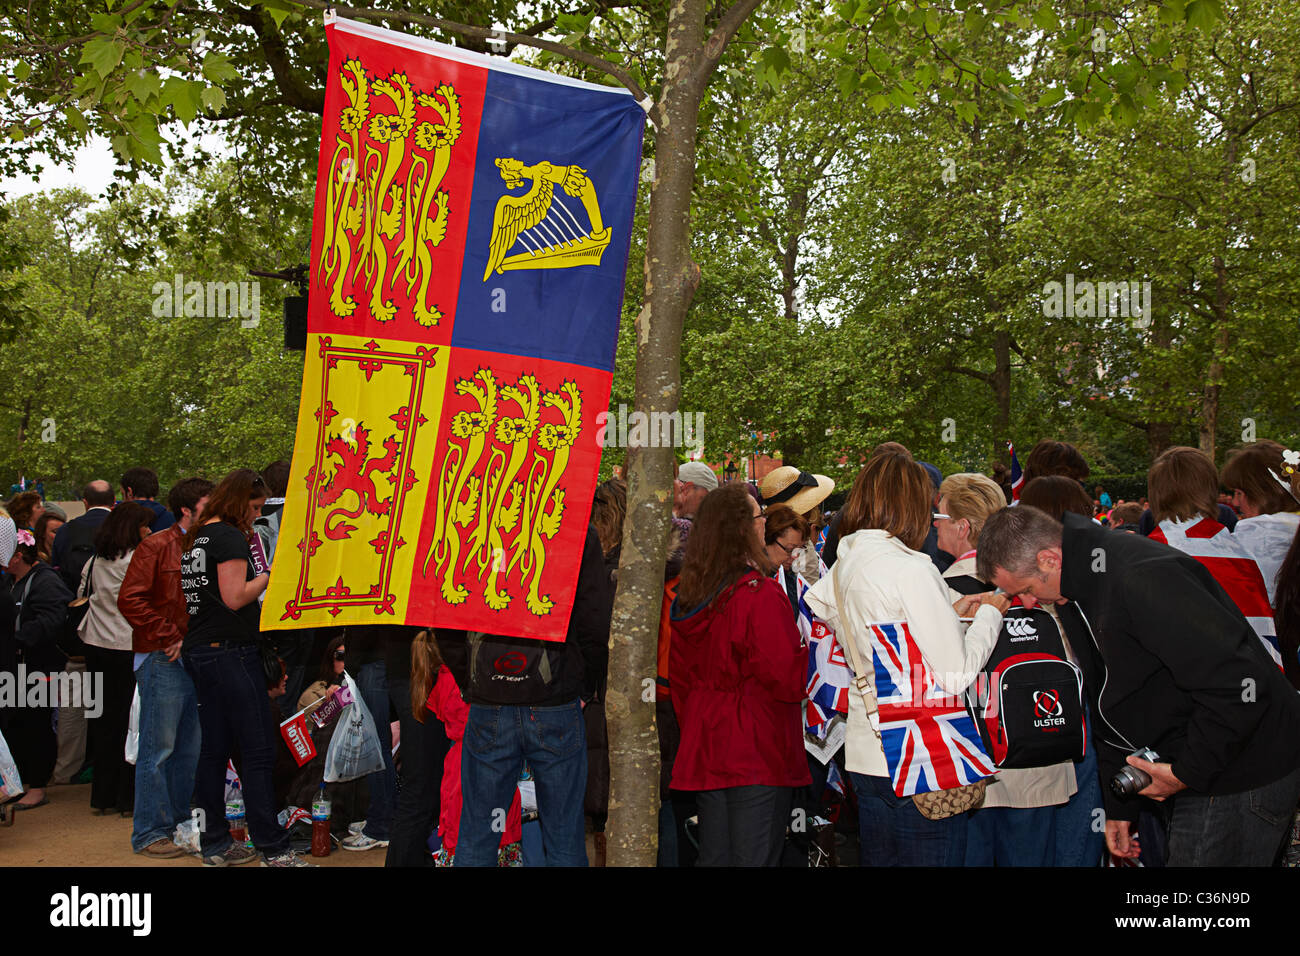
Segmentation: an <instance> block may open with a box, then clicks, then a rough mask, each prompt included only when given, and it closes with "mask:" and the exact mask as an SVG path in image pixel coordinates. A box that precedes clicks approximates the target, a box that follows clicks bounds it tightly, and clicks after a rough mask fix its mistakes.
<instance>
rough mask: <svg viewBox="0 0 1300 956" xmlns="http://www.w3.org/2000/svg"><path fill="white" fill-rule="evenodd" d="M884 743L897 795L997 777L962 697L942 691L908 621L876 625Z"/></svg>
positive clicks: (874, 656) (874, 637) (873, 644)
mask: <svg viewBox="0 0 1300 956" xmlns="http://www.w3.org/2000/svg"><path fill="white" fill-rule="evenodd" d="M870 640H871V658H872V663H873V664H874V665H875V679H876V703H877V705H878V706H879V708H880V713H879V715H878V717H879V721H880V742H881V745H882V746H883V748H884V751H885V761H886V763H888V764H889V775H890V778H891V779H892V780H893V784H894V793H895V794H897V795H898V796H900V797H910V796H912V795H913V794H917V793H929V792H930V791H932V790H950V789H952V788H954V787H964V786H966V785H967V784H971V783H975V782H976V781H977V780H982V779H983V778H985V777H988V776H990V775H992V774H993V772H994V769H995V768H994V766H993V761H992V760H991V759H989V755H988V754H987V753H985V751H984V746H983V745H982V744H981V743H980V737H979V732H978V731H977V730H976V729H975V723H974V721H972V720H971V718H970V715H969V714H968V713H967V712H966V705H965V703H964V702H963V700H962V699H961V698H960V697H954V696H952V695H951V694H949V693H948V692H947V691H945V690H944V689H943V688H942V687H940V686H939V684H938V682H937V681H936V680H935V679H934V674H933V672H932V671H931V670H930V665H929V664H927V663H926V661H925V658H924V657H923V656H922V655H921V649H920V647H918V646H917V643H916V639H915V638H914V637H912V632H911V631H910V630H909V629H908V626H907V622H906V621H887V622H883V623H880V624H872V625H871V632H870Z"/></svg>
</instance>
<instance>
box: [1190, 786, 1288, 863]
mask: <svg viewBox="0 0 1300 956" xmlns="http://www.w3.org/2000/svg"><path fill="white" fill-rule="evenodd" d="M1298 798H1300V770H1292V771H1291V772H1290V773H1289V774H1287V775H1286V776H1285V777H1283V778H1282V779H1280V780H1277V781H1274V782H1273V783H1270V784H1267V785H1265V786H1263V787H1256V788H1255V789H1254V790H1246V791H1244V792H1242V793H1231V794H1227V795H1224V796H1215V797H1211V796H1207V795H1205V794H1200V793H1192V792H1191V791H1188V790H1184V791H1183V792H1182V793H1179V794H1178V795H1176V796H1175V797H1173V798H1171V800H1170V801H1169V802H1172V803H1173V811H1172V813H1171V816H1170V820H1169V861H1168V865H1169V866H1272V865H1273V860H1274V858H1275V857H1276V856H1277V852H1278V849H1279V848H1280V847H1281V845H1282V840H1283V838H1284V837H1286V836H1287V835H1288V834H1289V833H1290V831H1291V818H1292V816H1293V815H1294V813H1295V807H1296V800H1297V799H1298Z"/></svg>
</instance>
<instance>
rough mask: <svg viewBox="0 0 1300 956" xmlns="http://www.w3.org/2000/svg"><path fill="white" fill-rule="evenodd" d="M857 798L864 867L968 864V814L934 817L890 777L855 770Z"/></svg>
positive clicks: (859, 854)
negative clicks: (897, 790)
mask: <svg viewBox="0 0 1300 956" xmlns="http://www.w3.org/2000/svg"><path fill="white" fill-rule="evenodd" d="M849 777H850V779H851V780H852V781H853V790H854V792H855V793H856V794H857V797H858V825H859V831H860V839H861V842H860V844H859V847H858V865H859V866H963V865H964V864H965V862H966V827H967V817H969V816H970V814H968V813H959V814H957V815H956V816H952V817H948V818H947V819H946V820H929V819H927V818H925V817H923V816H922V815H921V811H920V810H918V809H916V804H915V803H913V802H912V798H911V797H897V796H895V795H894V786H893V784H892V783H891V782H890V780H889V778H888V777H869V776H867V775H866V774H862V773H850V774H849Z"/></svg>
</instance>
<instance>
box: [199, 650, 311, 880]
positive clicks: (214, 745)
mask: <svg viewBox="0 0 1300 956" xmlns="http://www.w3.org/2000/svg"><path fill="white" fill-rule="evenodd" d="M182 659H183V660H184V661H185V670H186V672H187V673H188V674H189V675H190V678H191V680H193V681H194V691H195V694H196V695H197V697H198V702H199V727H200V728H201V729H202V738H201V741H200V744H199V767H198V773H197V775H196V777H195V783H194V792H195V796H196V798H197V801H198V805H199V809H201V810H202V811H203V819H202V823H203V833H202V838H201V844H202V847H203V855H204V856H213V855H216V854H220V853H224V852H225V850H226V849H227V847H229V846H230V842H231V840H230V828H229V827H228V826H227V824H226V761H227V760H229V759H230V753H231V749H232V747H233V746H238V747H239V754H240V761H241V762H240V765H239V766H238V767H236V768H235V769H236V770H237V771H239V782H240V785H241V787H242V789H243V794H244V805H245V808H246V812H247V815H248V835H249V836H250V837H252V840H253V845H254V846H256V847H257V848H258V849H259V850H261V851H262V853H263V854H264V855H266V856H277V855H279V854H281V853H284V852H286V851H287V850H288V849H289V833H288V831H286V830H285V828H284V827H282V826H280V824H279V822H278V821H277V820H276V815H277V812H278V811H277V808H276V805H275V791H274V787H273V786H272V783H271V768H272V767H273V766H274V765H275V746H276V740H277V738H278V737H279V732H278V731H277V730H276V727H275V722H274V721H273V720H272V719H271V699H270V698H269V697H268V696H267V694H266V677H265V676H264V674H263V672H262V661H261V657H260V655H259V654H258V651H257V648H256V647H255V646H254V645H252V644H246V645H241V646H237V647H228V646H223V647H210V646H208V645H200V646H198V647H195V648H193V649H191V650H189V651H186V652H185V654H184V655H183V658H182Z"/></svg>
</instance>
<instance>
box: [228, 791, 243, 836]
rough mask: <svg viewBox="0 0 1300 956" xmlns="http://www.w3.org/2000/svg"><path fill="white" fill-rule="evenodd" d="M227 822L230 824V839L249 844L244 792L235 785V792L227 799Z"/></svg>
mask: <svg viewBox="0 0 1300 956" xmlns="http://www.w3.org/2000/svg"><path fill="white" fill-rule="evenodd" d="M226 823H227V824H229V826H230V839H232V840H234V841H235V842H236V843H243V844H245V845H247V844H248V815H247V814H246V813H245V811H244V794H243V793H242V792H241V791H240V790H239V788H238V786H236V787H235V792H234V793H233V794H232V795H231V797H230V799H229V800H227V801H226Z"/></svg>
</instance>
